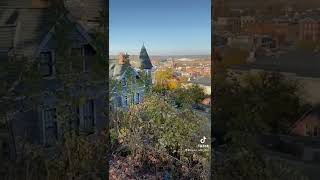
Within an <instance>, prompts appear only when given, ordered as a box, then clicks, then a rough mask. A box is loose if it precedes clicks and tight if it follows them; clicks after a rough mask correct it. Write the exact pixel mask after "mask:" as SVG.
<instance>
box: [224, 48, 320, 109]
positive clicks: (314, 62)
mask: <svg viewBox="0 0 320 180" xmlns="http://www.w3.org/2000/svg"><path fill="white" fill-rule="evenodd" d="M319 58H320V54H319V53H310V52H298V51H289V52H283V53H281V54H280V53H276V54H273V55H272V54H270V55H255V56H254V58H252V60H251V61H250V62H248V63H247V64H241V65H236V66H233V67H232V68H231V69H230V73H232V74H234V75H242V74H247V73H250V74H255V73H258V72H279V73H281V74H283V75H285V76H286V77H287V78H289V79H292V80H297V81H298V83H300V84H301V88H302V89H301V90H302V94H300V95H301V96H302V97H303V98H304V99H305V100H306V101H307V102H309V103H311V104H317V103H320V94H319V92H320V71H319V69H320V61H319ZM306 60H308V63H306Z"/></svg>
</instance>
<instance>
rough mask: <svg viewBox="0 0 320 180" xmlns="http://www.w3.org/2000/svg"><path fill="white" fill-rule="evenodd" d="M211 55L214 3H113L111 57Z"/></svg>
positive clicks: (207, 0)
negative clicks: (144, 53)
mask: <svg viewBox="0 0 320 180" xmlns="http://www.w3.org/2000/svg"><path fill="white" fill-rule="evenodd" d="M143 43H144V44H145V47H146V48H147V50H148V53H149V54H150V55H161V56H170V55H209V54H210V52H211V1H210V0H201V1H199V2H197V1H194V0H162V1H150V0H135V1H132V0H110V2H109V47H110V48H109V50H110V52H109V54H110V55H116V54H118V53H120V52H126V53H128V54H132V55H138V54H139V52H140V49H141V46H142V44H143Z"/></svg>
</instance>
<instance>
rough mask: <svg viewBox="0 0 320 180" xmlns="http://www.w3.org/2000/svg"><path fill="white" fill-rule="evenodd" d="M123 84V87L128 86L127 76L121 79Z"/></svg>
mask: <svg viewBox="0 0 320 180" xmlns="http://www.w3.org/2000/svg"><path fill="white" fill-rule="evenodd" d="M121 84H122V87H124V88H125V87H126V86H127V80H126V78H123V79H122V80H121Z"/></svg>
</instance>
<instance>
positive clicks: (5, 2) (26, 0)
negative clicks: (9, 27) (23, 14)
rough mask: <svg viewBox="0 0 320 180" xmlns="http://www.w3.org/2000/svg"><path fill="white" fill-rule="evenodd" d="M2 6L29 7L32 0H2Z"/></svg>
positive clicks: (0, 3) (0, 5)
mask: <svg viewBox="0 0 320 180" xmlns="http://www.w3.org/2000/svg"><path fill="white" fill-rule="evenodd" d="M0 7H7V8H29V7H31V0H1V1H0Z"/></svg>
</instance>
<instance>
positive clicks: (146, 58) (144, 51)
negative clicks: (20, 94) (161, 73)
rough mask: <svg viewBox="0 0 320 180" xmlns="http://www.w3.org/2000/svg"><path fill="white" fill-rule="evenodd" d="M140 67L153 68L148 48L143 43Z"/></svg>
mask: <svg viewBox="0 0 320 180" xmlns="http://www.w3.org/2000/svg"><path fill="white" fill-rule="evenodd" d="M139 68H140V69H152V63H151V61H150V58H149V55H148V52H147V49H146V48H145V47H144V44H143V45H142V48H141V51H140V56H139Z"/></svg>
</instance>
